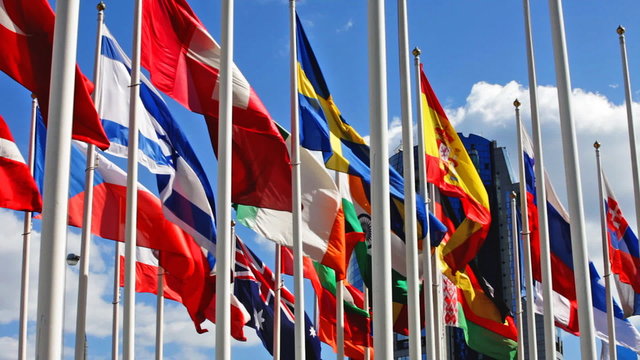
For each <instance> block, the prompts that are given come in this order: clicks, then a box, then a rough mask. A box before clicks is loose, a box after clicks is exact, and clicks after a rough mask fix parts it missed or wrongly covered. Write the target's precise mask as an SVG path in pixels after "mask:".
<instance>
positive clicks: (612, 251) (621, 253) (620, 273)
mask: <svg viewBox="0 0 640 360" xmlns="http://www.w3.org/2000/svg"><path fill="white" fill-rule="evenodd" d="M602 178H603V179H604V185H605V192H606V193H605V197H606V198H605V199H604V201H605V204H606V211H607V230H608V231H607V235H608V240H609V261H610V262H611V271H612V272H613V274H614V275H615V282H616V287H617V288H618V295H619V296H620V302H621V305H622V309H623V310H624V316H625V317H629V316H632V315H640V248H639V247H638V238H637V237H636V234H634V233H633V230H631V227H630V226H629V223H627V220H626V219H625V217H624V215H622V211H621V210H620V207H619V206H618V201H617V200H616V197H615V196H614V195H613V191H612V190H611V186H610V185H609V182H608V181H607V178H606V177H605V176H604V174H602Z"/></svg>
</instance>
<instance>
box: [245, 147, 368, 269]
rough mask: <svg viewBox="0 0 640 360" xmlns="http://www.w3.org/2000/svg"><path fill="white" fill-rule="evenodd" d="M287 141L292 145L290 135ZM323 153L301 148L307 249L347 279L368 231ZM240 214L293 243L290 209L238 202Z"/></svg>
mask: <svg viewBox="0 0 640 360" xmlns="http://www.w3.org/2000/svg"><path fill="white" fill-rule="evenodd" d="M286 141H287V146H290V145H291V142H290V138H287V140H286ZM319 156H321V154H319V152H317V151H316V152H314V151H310V150H307V149H305V148H300V176H301V181H300V184H301V191H302V195H301V200H302V209H301V217H302V223H301V224H300V225H301V233H302V235H301V237H302V241H303V251H304V253H305V254H306V255H307V256H309V257H311V258H312V259H313V260H315V261H317V262H319V263H321V264H323V265H326V266H328V267H330V268H332V269H334V270H335V272H336V276H338V278H339V279H344V278H345V277H346V269H347V264H348V262H349V257H350V255H351V252H352V249H353V246H355V244H357V243H358V242H360V241H363V240H364V234H363V233H362V229H361V227H360V223H359V222H358V219H357V215H356V213H355V211H354V208H353V204H352V203H351V202H350V201H349V199H347V198H345V197H343V196H342V195H341V193H340V190H339V189H338V187H337V186H336V182H335V180H334V177H333V175H335V174H331V172H330V171H327V169H326V168H325V167H324V163H323V162H322V160H321V158H319ZM282 191H289V189H282ZM236 217H237V219H238V221H239V222H240V223H241V224H243V225H246V226H247V227H249V228H251V229H253V230H254V231H256V232H257V233H258V234H260V235H262V236H263V237H265V238H267V239H269V240H272V241H274V242H276V243H278V244H281V245H284V246H289V247H292V246H293V236H292V231H293V230H292V229H293V228H292V226H293V225H292V217H291V213H290V212H287V211H278V210H272V209H265V208H257V207H250V206H246V205H236Z"/></svg>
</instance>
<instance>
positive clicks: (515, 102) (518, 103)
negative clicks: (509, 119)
mask: <svg viewBox="0 0 640 360" xmlns="http://www.w3.org/2000/svg"><path fill="white" fill-rule="evenodd" d="M513 106H515V107H516V108H519V107H520V101H518V99H515V100H514V101H513Z"/></svg>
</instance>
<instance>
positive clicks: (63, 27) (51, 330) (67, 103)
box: [36, 0, 80, 359]
mask: <svg viewBox="0 0 640 360" xmlns="http://www.w3.org/2000/svg"><path fill="white" fill-rule="evenodd" d="M79 7H80V1H79V0H59V1H57V2H56V20H55V27H54V32H53V52H52V62H51V84H50V89H51V91H50V92H49V117H48V118H49V128H48V130H47V149H46V154H45V156H46V160H45V172H44V173H45V186H44V187H45V189H47V192H46V193H45V194H44V203H43V206H44V207H43V211H42V218H43V221H42V239H43V241H42V242H41V244H40V267H39V276H38V311H37V334H36V358H38V359H60V358H61V357H62V328H63V314H64V283H65V279H64V275H65V250H66V249H65V248H66V243H67V211H68V203H67V201H68V197H69V168H70V162H71V126H72V121H73V101H74V90H75V75H76V74H75V65H76V51H77V40H78V12H79Z"/></svg>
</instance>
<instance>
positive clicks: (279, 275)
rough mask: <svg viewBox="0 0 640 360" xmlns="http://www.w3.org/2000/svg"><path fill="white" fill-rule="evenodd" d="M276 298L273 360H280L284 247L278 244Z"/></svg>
mask: <svg viewBox="0 0 640 360" xmlns="http://www.w3.org/2000/svg"><path fill="white" fill-rule="evenodd" d="M275 285H276V286H275V289H274V292H275V296H274V304H275V305H274V310H273V360H280V324H281V320H280V319H281V317H280V301H281V298H282V292H281V289H282V245H280V244H276V273H275Z"/></svg>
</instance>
